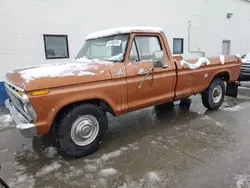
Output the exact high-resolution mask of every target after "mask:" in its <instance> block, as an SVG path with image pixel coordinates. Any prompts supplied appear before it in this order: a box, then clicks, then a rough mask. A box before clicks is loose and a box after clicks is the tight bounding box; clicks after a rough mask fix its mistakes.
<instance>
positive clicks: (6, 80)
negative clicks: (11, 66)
mask: <svg viewBox="0 0 250 188" xmlns="http://www.w3.org/2000/svg"><path fill="white" fill-rule="evenodd" d="M4 82H6V83H7V84H9V85H11V86H12V87H14V88H17V89H18V90H20V91H22V92H24V90H23V89H22V88H20V87H18V86H16V85H14V84H12V83H11V82H9V81H8V79H7V78H5V80H4Z"/></svg>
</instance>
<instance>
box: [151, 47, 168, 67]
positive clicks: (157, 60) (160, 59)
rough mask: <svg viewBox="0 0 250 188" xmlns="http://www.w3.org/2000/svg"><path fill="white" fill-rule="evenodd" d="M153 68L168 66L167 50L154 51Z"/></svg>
mask: <svg viewBox="0 0 250 188" xmlns="http://www.w3.org/2000/svg"><path fill="white" fill-rule="evenodd" d="M152 60H153V68H167V65H166V64H165V52H164V51H162V50H159V51H155V52H154V53H153V58H152Z"/></svg>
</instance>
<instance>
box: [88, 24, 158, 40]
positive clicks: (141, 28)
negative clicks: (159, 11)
mask: <svg viewBox="0 0 250 188" xmlns="http://www.w3.org/2000/svg"><path fill="white" fill-rule="evenodd" d="M161 31H162V29H161V28H160V27H145V26H129V27H118V28H112V29H106V30H102V31H97V32H94V33H91V34H89V35H88V36H87V37H86V40H90V39H96V38H102V37H107V36H112V35H117V34H124V33H131V32H156V33H159V32H161Z"/></svg>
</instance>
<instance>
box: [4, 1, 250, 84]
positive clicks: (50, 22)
mask: <svg viewBox="0 0 250 188" xmlns="http://www.w3.org/2000/svg"><path fill="white" fill-rule="evenodd" d="M249 10H250V3H249V2H248V1H246V0H192V1H187V0H174V1H173V0H154V1H144V0H126V1H124V0H123V1H122V0H119V1H118V0H106V1H103V0H91V1H90V0H84V1H83V0H74V1H69V0H22V1H21V0H1V6H0V23H1V29H0V62H1V63H0V65H1V69H0V81H3V79H4V75H5V73H6V72H7V71H8V70H10V69H14V68H17V67H23V66H28V65H32V64H44V63H51V62H58V61H63V60H62V59H59V60H46V59H45V52H44V43H43V34H67V35H68V40H69V52H70V57H71V58H72V57H75V56H76V54H77V53H78V51H79V49H80V48H81V46H82V45H83V43H84V39H85V36H86V35H87V34H88V33H90V32H93V31H97V30H100V29H106V28H110V27H118V26H130V25H143V26H159V27H162V28H163V30H164V31H165V33H166V35H167V38H168V40H169V44H170V47H171V49H172V43H173V38H184V57H185V58H192V57H198V56H199V54H190V53H189V52H188V40H187V38H188V21H189V20H190V21H191V22H192V28H191V48H192V49H193V50H197V49H201V50H202V51H205V53H206V56H214V55H220V54H221V53H222V40H231V54H235V53H243V52H248V51H250V44H249V42H250V40H249V39H250V34H249V33H250V11H249ZM228 12H232V13H233V16H232V18H231V19H227V18H226V14H227V13H228Z"/></svg>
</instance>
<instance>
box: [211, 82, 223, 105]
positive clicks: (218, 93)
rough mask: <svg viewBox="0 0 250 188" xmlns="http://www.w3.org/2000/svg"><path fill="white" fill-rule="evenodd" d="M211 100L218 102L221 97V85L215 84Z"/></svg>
mask: <svg viewBox="0 0 250 188" xmlns="http://www.w3.org/2000/svg"><path fill="white" fill-rule="evenodd" d="M212 97H213V101H214V103H218V102H220V100H221V97H222V88H221V86H219V85H217V86H216V87H215V88H214V90H213V93H212Z"/></svg>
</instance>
